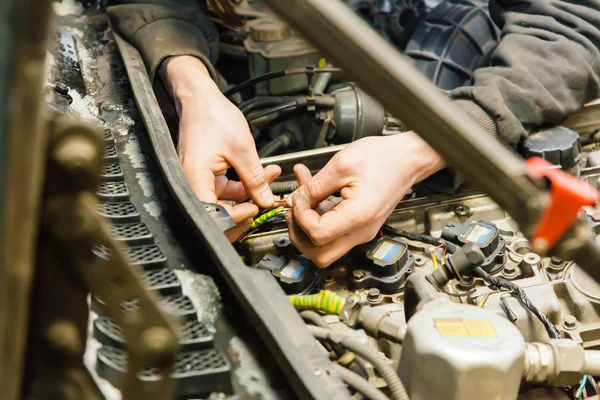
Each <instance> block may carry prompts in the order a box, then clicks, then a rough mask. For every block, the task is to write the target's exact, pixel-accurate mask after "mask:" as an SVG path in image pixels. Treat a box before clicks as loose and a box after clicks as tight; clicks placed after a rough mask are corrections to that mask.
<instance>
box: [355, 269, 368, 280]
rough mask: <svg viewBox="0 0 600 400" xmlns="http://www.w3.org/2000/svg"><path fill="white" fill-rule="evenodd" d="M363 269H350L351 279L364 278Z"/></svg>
mask: <svg viewBox="0 0 600 400" xmlns="http://www.w3.org/2000/svg"><path fill="white" fill-rule="evenodd" d="M365 276H366V274H365V271H363V270H362V269H355V270H354V271H352V279H353V280H355V281H360V280H363V279H365Z"/></svg>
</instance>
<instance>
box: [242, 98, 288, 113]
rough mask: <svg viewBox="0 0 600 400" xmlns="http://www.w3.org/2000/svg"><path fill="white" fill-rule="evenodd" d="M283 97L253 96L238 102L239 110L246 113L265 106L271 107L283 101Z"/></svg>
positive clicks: (284, 100)
mask: <svg viewBox="0 0 600 400" xmlns="http://www.w3.org/2000/svg"><path fill="white" fill-rule="evenodd" d="M285 102H286V99H285V98H284V97H277V96H268V97H255V98H253V99H250V100H246V101H245V102H243V103H242V104H240V107H239V108H240V111H241V112H242V114H244V115H248V114H249V113H251V112H252V111H256V110H259V109H263V108H265V107H273V106H277V105H279V104H282V103H285Z"/></svg>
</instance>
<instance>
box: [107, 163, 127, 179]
mask: <svg viewBox="0 0 600 400" xmlns="http://www.w3.org/2000/svg"><path fill="white" fill-rule="evenodd" d="M102 179H103V180H104V181H105V182H120V181H123V179H124V177H123V170H122V169H121V165H119V164H117V163H109V164H104V165H103V166H102Z"/></svg>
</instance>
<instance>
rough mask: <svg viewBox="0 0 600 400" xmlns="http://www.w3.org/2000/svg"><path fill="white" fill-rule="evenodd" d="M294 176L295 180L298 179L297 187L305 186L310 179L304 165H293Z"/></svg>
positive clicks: (310, 176) (309, 174)
mask: <svg viewBox="0 0 600 400" xmlns="http://www.w3.org/2000/svg"><path fill="white" fill-rule="evenodd" d="M294 174H295V175H296V179H298V186H302V185H304V184H306V182H308V181H309V180H310V178H312V173H311V172H310V170H309V169H308V167H307V166H306V165H304V164H296V165H294Z"/></svg>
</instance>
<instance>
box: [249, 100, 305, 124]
mask: <svg viewBox="0 0 600 400" xmlns="http://www.w3.org/2000/svg"><path fill="white" fill-rule="evenodd" d="M296 108H298V102H296V100H294V101H290V102H287V103H283V104H280V105H278V106H275V107H272V108H267V109H266V110H264V111H261V112H259V113H256V114H253V115H251V116H249V117H247V118H246V119H247V121H248V122H252V121H254V120H257V119H259V118H262V117H266V116H267V115H271V114H275V113H277V112H282V111H292V110H295V109H296Z"/></svg>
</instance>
